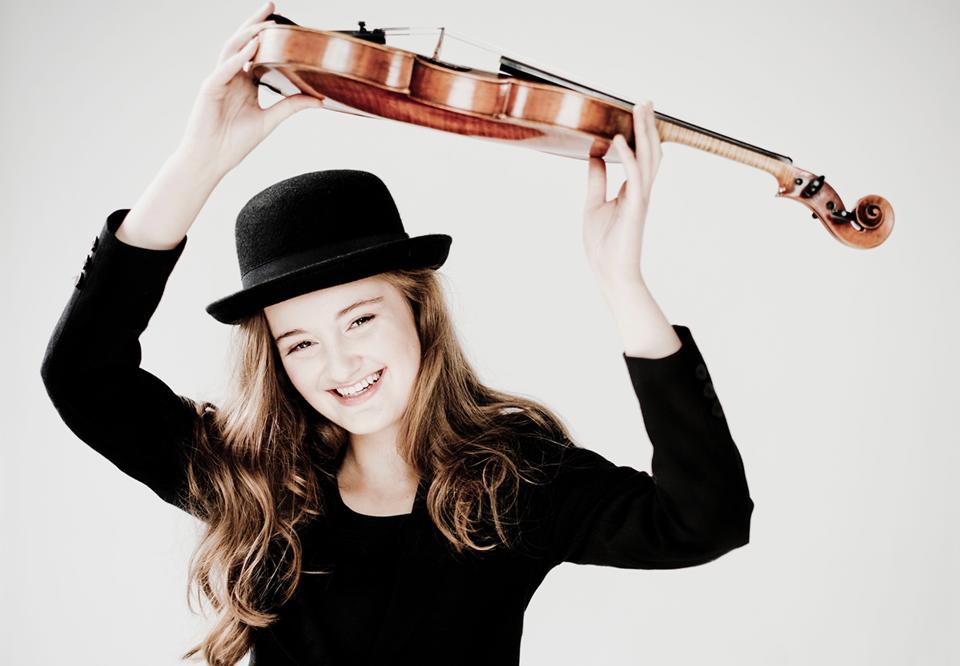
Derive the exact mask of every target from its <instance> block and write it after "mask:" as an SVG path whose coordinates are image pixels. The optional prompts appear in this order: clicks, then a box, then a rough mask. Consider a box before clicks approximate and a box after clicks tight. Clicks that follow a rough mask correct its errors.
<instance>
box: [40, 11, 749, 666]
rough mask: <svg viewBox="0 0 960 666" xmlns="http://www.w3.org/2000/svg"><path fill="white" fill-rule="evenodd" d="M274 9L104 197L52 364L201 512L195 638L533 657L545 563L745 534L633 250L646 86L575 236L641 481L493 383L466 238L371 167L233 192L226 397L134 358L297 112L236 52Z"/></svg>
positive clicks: (618, 559)
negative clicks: (463, 260) (618, 362)
mask: <svg viewBox="0 0 960 666" xmlns="http://www.w3.org/2000/svg"><path fill="white" fill-rule="evenodd" d="M272 9H273V6H272V3H268V4H267V5H266V6H264V7H263V9H262V10H261V11H260V12H258V13H257V14H256V15H254V16H252V17H250V18H249V19H248V20H247V21H246V22H245V23H244V24H243V25H242V26H241V27H240V28H239V29H238V30H237V32H236V33H235V34H234V35H233V36H232V37H231V38H230V39H229V40H228V41H227V43H226V45H225V46H224V49H223V52H222V54H221V57H220V62H219V64H218V65H217V67H216V69H215V70H214V71H213V73H212V74H211V75H210V76H208V77H207V79H206V80H205V81H204V84H203V86H202V88H201V91H200V94H199V96H198V98H197V101H196V104H195V106H194V109H193V112H192V114H191V117H190V120H189V123H188V127H187V131H186V134H185V136H184V139H183V141H182V143H181V145H180V146H179V148H178V150H177V151H176V152H175V153H174V154H173V155H172V156H171V158H170V159H169V160H168V161H167V162H166V164H165V165H164V166H163V168H162V170H161V171H160V173H159V174H158V175H157V177H156V178H155V179H154V181H153V182H152V183H151V184H150V186H149V187H148V189H147V190H146V192H145V193H144V194H143V195H142V196H141V198H140V199H139V200H138V201H137V202H136V204H135V205H134V206H133V208H132V209H120V210H117V211H114V212H113V213H111V214H110V215H109V216H108V217H107V219H106V222H105V224H104V225H103V228H102V229H101V231H100V233H99V235H98V236H97V238H96V239H95V240H94V243H93V247H92V249H91V252H90V254H89V255H88V256H87V259H86V262H85V264H84V268H83V270H82V271H81V273H80V276H79V277H78V279H77V282H76V289H75V291H74V293H73V294H72V296H71V298H70V300H69V302H68V303H67V305H66V308H65V309H64V311H63V314H62V315H61V318H60V320H59V322H58V323H57V325H56V328H55V330H54V332H53V335H52V337H51V339H50V342H49V345H48V347H47V350H46V354H45V357H44V359H43V366H42V376H43V380H44V383H45V385H46V387H47V391H48V393H49V395H50V398H51V400H52V401H53V404H54V405H55V406H56V408H57V410H58V412H59V414H60V415H61V417H62V418H63V420H64V422H65V423H66V424H67V425H68V426H69V427H70V428H71V429H72V431H73V432H74V433H75V434H76V435H77V436H78V437H79V438H80V439H81V440H83V441H84V442H86V443H87V444H88V445H90V446H91V447H92V448H94V449H95V450H97V451H98V452H100V453H101V454H103V455H104V456H106V457H107V458H108V459H109V460H111V461H112V462H113V463H115V464H116V465H117V466H118V467H119V468H120V469H121V470H122V471H123V472H125V473H126V474H129V475H130V476H132V477H134V478H136V479H138V480H140V481H142V482H143V483H144V484H146V485H147V486H148V487H150V488H151V489H152V490H153V491H154V492H155V493H156V494H157V495H158V496H159V497H161V498H162V499H163V500H165V501H167V502H169V503H171V504H173V505H175V506H178V507H180V508H182V509H184V510H185V511H188V512H189V513H190V514H191V515H193V516H195V517H197V518H198V519H199V520H201V521H203V524H204V529H205V532H204V535H203V538H202V540H201V542H200V544H199V545H198V548H197V551H196V553H195V555H194V557H193V559H192V561H191V571H190V586H189V589H192V588H193V585H194V584H196V587H197V592H198V597H200V599H201V602H202V601H203V600H204V599H206V600H207V601H209V603H210V604H211V605H212V607H213V609H214V610H215V611H216V612H217V618H218V623H217V624H216V626H215V627H214V628H213V629H212V630H211V632H210V633H209V635H207V636H206V637H205V638H204V640H203V641H202V642H201V643H200V644H199V645H196V646H194V647H193V648H192V649H191V650H190V651H189V652H187V653H186V654H185V655H183V656H184V657H185V658H186V657H190V656H193V655H197V654H200V655H202V657H203V658H204V659H205V660H206V661H207V662H208V663H210V664H214V665H217V666H219V665H226V664H235V663H237V662H238V661H239V660H241V659H242V658H243V656H244V655H246V654H247V653H248V652H249V653H250V655H251V661H250V663H251V664H255V665H256V666H264V665H267V664H269V665H274V664H360V663H371V664H372V663H384V662H385V661H389V662H391V663H417V664H440V663H444V664H447V663H458V664H474V663H475V664H498V665H505V664H517V663H518V662H519V653H520V637H521V630H522V624H523V612H524V609H525V608H526V606H527V603H528V602H529V600H530V598H531V597H532V595H533V593H534V592H535V590H536V589H537V587H538V585H539V584H540V582H541V581H542V580H543V578H544V576H545V575H546V574H547V572H548V571H549V570H550V569H551V568H552V567H554V566H556V565H557V564H559V563H561V562H575V563H582V564H586V563H589V564H599V565H606V566H614V567H622V568H650V569H655V568H660V569H663V568H679V567H689V566H694V565H698V564H702V563H705V562H709V561H711V560H714V559H716V558H717V557H719V556H721V555H723V554H724V553H726V552H728V551H730V550H732V549H734V548H737V547H739V546H742V545H744V544H746V543H747V542H748V536H749V525H750V517H751V512H752V509H753V502H752V501H751V499H750V495H749V492H748V489H747V482H746V479H745V475H744V469H743V464H742V462H741V458H740V455H739V452H738V450H737V447H736V445H735V444H734V442H733V440H732V439H731V436H730V432H729V429H728V427H727V424H726V421H725V418H724V414H723V411H722V409H721V407H720V403H719V401H718V400H717V397H716V392H715V391H714V389H713V385H712V382H711V379H710V375H709V372H708V370H707V368H706V364H705V363H704V360H703V358H702V356H701V355H700V352H699V350H698V349H697V346H696V343H695V342H694V340H693V337H692V336H691V334H690V331H689V329H688V328H686V327H684V326H680V325H673V326H671V325H670V324H668V323H667V321H666V320H665V318H664V317H663V314H662V313H661V311H660V309H659V307H658V306H657V304H656V303H655V301H654V300H653V298H652V297H651V295H650V293H649V291H648V290H647V289H646V287H645V283H644V280H643V277H642V274H641V271H640V253H641V234H642V229H643V222H644V217H645V214H646V207H647V201H648V199H649V197H650V190H651V184H652V182H653V178H654V175H655V172H656V170H657V166H658V164H659V160H660V146H659V139H658V137H657V133H656V129H655V127H654V123H653V115H652V110H651V107H650V106H649V105H640V106H638V107H637V111H636V118H635V123H636V135H637V154H636V155H634V154H633V153H632V152H631V151H630V149H629V147H628V146H627V145H626V143H625V141H624V140H623V138H622V137H618V138H617V140H616V141H615V142H614V149H615V150H616V151H617V152H618V155H619V156H620V158H621V159H622V160H623V163H624V165H625V169H626V173H627V181H626V182H625V183H624V184H623V186H622V187H621V188H620V191H619V195H618V197H617V198H616V199H614V200H612V201H605V192H606V174H605V168H604V163H603V161H602V160H600V159H592V160H590V162H589V178H588V190H587V203H586V206H585V214H584V233H583V238H584V243H585V247H586V250H587V254H588V257H589V260H590V265H591V267H592V269H593V271H594V273H595V275H596V277H597V278H598V280H599V282H600V285H601V286H602V288H603V294H604V296H605V297H606V299H607V301H608V303H609V305H610V306H611V308H612V309H613V312H614V313H615V315H616V320H617V322H618V325H619V328H620V332H621V334H622V336H623V340H624V350H625V351H624V352H623V358H624V361H625V364H626V368H627V371H628V373H629V376H630V380H631V383H632V385H633V388H634V390H635V392H636V395H637V398H638V400H639V403H640V408H641V411H642V415H643V419H644V425H645V427H646V430H647V432H648V434H649V436H650V439H651V441H652V442H653V444H654V455H653V461H652V467H653V475H652V476H651V475H649V474H647V473H646V472H643V471H638V470H635V469H633V468H630V467H626V466H617V465H615V464H613V463H612V462H610V461H608V460H606V459H605V458H603V457H602V456H600V455H599V454H597V453H595V452H593V451H591V450H589V449H585V448H582V447H580V446H578V445H576V444H575V443H574V442H572V441H571V440H570V437H569V436H568V432H567V430H566V429H565V428H564V426H563V424H562V423H561V421H560V419H559V418H558V417H557V416H556V415H554V414H552V413H551V412H550V411H549V410H548V409H546V408H545V407H544V406H542V405H540V404H538V403H536V402H535V401H532V400H528V399H524V398H521V397H517V396H513V395H510V394H508V393H504V392H500V391H497V390H494V389H492V388H490V387H487V386H485V385H484V384H482V383H481V382H480V381H479V379H478V378H477V375H476V373H475V372H474V371H473V369H472V368H471V367H470V365H469V363H468V362H467V360H466V358H465V356H464V353H463V351H462V350H461V348H460V345H459V343H458V342H457V340H456V337H455V335H454V332H453V331H454V329H453V326H452V324H451V322H450V319H449V315H448V311H447V309H446V305H445V302H444V297H443V290H442V288H441V285H440V283H439V281H438V274H437V273H436V269H437V268H439V266H441V265H442V264H443V262H444V261H445V259H446V257H447V250H448V248H449V245H450V241H451V239H450V237H449V236H446V235H443V234H432V235H425V236H418V237H413V238H411V237H409V236H408V235H407V234H406V233H405V232H404V230H403V225H402V222H401V220H400V216H399V213H398V211H397V210H396V207H395V205H394V203H393V200H392V198H391V196H390V194H389V191H388V190H387V188H386V186H385V185H384V184H383V183H382V182H381V181H380V179H379V178H377V177H376V176H374V175H373V174H369V173H366V172H362V171H350V170H331V171H320V172H314V173H308V174H302V175H299V176H295V177H292V178H288V179H286V180H284V181H281V182H279V183H276V184H274V185H271V186H270V187H268V188H266V189H265V190H263V191H262V192H260V193H258V194H257V195H256V196H254V197H253V198H252V199H250V201H249V202H248V203H247V204H246V205H245V206H244V207H243V209H242V210H241V211H240V214H239V215H238V218H237V228H236V234H237V235H236V239H237V253H238V260H239V264H240V269H241V274H242V276H243V277H242V286H243V289H242V290H240V291H239V292H237V293H235V294H232V295H230V296H227V297H225V298H222V299H220V300H218V301H216V302H214V303H211V304H210V305H209V306H208V307H207V311H208V313H209V314H211V315H212V316H214V317H215V318H216V319H217V320H218V321H221V322H223V323H226V324H230V325H235V326H236V328H235V329H234V330H235V331H236V332H237V352H238V354H237V361H236V374H235V376H234V377H233V378H232V382H231V383H230V392H229V395H228V396H227V398H226V399H225V400H224V401H223V402H222V404H220V405H219V406H217V405H212V404H210V403H209V402H196V401H194V400H191V399H190V398H188V397H185V396H180V395H177V394H176V393H174V392H173V391H172V390H171V389H170V388H169V387H168V386H167V385H166V384H165V383H163V381H161V380H160V379H158V378H157V377H155V376H154V375H152V374H150V373H149V372H147V371H145V370H143V369H142V368H140V367H139V365H140V352H141V348H140V345H139V336H140V335H141V334H142V333H143V331H144V330H145V329H146V326H147V323H148V321H149V319H150V317H151V316H152V314H153V313H154V311H155V309H156V307H157V305H158V303H159V300H160V298H161V296H162V293H163V290H164V287H165V284H166V280H167V278H168V276H169V275H170V272H171V271H172V270H173V267H174V265H175V264H176V262H177V260H178V258H179V256H180V254H181V253H182V252H183V249H184V246H185V244H186V241H187V238H186V233H187V230H188V229H189V227H190V225H191V224H192V223H193V220H194V219H195V218H196V216H197V214H198V212H199V210H200V208H201V207H202V206H203V204H204V202H205V201H206V199H207V197H208V196H209V195H210V193H211V191H212V190H213V188H214V187H215V186H216V184H217V183H218V182H219V181H220V179H221V178H222V177H223V176H224V175H225V174H226V173H227V172H228V171H229V170H230V169H232V168H233V167H234V166H235V165H236V164H238V163H239V162H240V161H241V160H242V159H243V157H244V156H245V155H246V154H247V153H249V151H250V150H251V149H252V148H253V147H254V146H256V145H257V144H258V143H259V142H260V141H261V140H262V139H263V138H264V137H265V136H267V135H268V134H269V133H270V132H271V131H272V130H273V129H274V128H275V127H276V126H277V125H278V124H279V123H280V122H282V120H283V119H285V118H287V117H289V116H290V115H291V114H293V113H295V112H296V111H298V110H300V109H304V108H307V107H310V106H320V104H319V103H318V102H317V101H316V100H313V99H311V98H310V97H307V96H303V95H301V96H294V97H289V98H286V99H284V100H282V101H281V102H280V103H278V104H276V105H275V106H273V107H271V108H269V109H261V108H260V107H259V105H258V103H257V96H256V85H255V84H254V83H253V81H252V80H251V78H250V76H249V74H248V73H247V72H245V68H244V64H245V63H246V62H247V61H249V60H250V59H251V58H252V56H253V54H254V52H255V50H256V33H258V32H259V31H260V30H261V29H262V28H263V27H264V26H265V25H269V24H270V22H269V21H264V20H263V19H264V18H265V17H266V16H268V15H269V14H270V12H271V11H272ZM585 398H589V396H585ZM637 437H638V438H639V436H637ZM200 593H202V597H201V596H200Z"/></svg>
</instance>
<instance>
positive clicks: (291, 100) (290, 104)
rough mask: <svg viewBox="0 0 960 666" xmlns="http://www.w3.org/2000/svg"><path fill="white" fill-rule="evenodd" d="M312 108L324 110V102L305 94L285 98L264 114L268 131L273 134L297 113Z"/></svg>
mask: <svg viewBox="0 0 960 666" xmlns="http://www.w3.org/2000/svg"><path fill="white" fill-rule="evenodd" d="M310 108H316V109H321V108H323V100H319V99H317V98H316V97H313V96H312V95H307V94H305V93H301V94H299V95H290V96H289V97H284V98H283V99H282V100H280V101H279V102H277V103H276V104H274V105H273V106H271V107H270V108H268V109H265V110H264V113H265V114H266V124H267V129H268V131H270V132H272V131H273V129H274V128H275V127H276V126H277V125H279V124H280V123H282V122H283V121H284V120H286V119H287V118H289V117H290V116H292V115H293V114H295V113H296V112H297V111H302V110H303V109H310Z"/></svg>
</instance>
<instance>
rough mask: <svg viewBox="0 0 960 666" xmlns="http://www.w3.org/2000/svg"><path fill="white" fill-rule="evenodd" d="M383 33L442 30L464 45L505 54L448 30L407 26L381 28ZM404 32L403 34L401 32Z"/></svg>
mask: <svg viewBox="0 0 960 666" xmlns="http://www.w3.org/2000/svg"><path fill="white" fill-rule="evenodd" d="M382 30H383V31H384V32H388V33H391V34H394V35H435V34H437V32H439V31H440V30H443V33H444V35H448V36H450V37H453V38H454V39H456V40H458V41H461V42H464V43H465V44H470V45H471V46H476V47H477V48H479V49H483V50H484V51H489V52H490V53H496V54H503V53H505V51H504V49H502V48H500V47H499V46H496V45H494V44H490V43H488V42H481V41H480V40H476V41H474V40H470V39H467V38H466V37H464V36H463V35H461V34H459V33H456V32H453V31H451V30H450V29H448V28H432V27H429V26H409V27H403V28H382ZM414 30H419V31H420V32H414ZM401 31H404V32H401Z"/></svg>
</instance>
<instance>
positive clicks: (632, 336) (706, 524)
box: [535, 103, 753, 569]
mask: <svg viewBox="0 0 960 666" xmlns="http://www.w3.org/2000/svg"><path fill="white" fill-rule="evenodd" d="M634 126H635V131H634V136H635V144H636V154H634V153H633V152H632V151H631V150H630V148H629V146H628V144H627V142H626V141H625V139H624V137H623V136H622V135H618V136H617V137H616V139H615V140H614V142H613V146H614V148H615V150H616V151H617V152H618V153H619V156H620V159H621V162H622V163H623V167H624V170H625V172H626V176H627V180H626V181H625V182H624V183H623V185H622V186H621V187H620V190H619V193H618V196H617V197H616V198H615V199H613V200H611V201H607V200H606V189H607V187H606V186H607V181H606V168H605V165H604V161H603V160H602V159H600V158H591V159H590V160H589V171H588V182H587V186H588V187H587V199H586V204H585V206H584V227H583V239H584V247H585V249H586V253H587V259H588V261H589V264H590V268H591V270H592V271H593V273H594V275H595V276H596V277H597V279H598V280H599V283H600V286H601V289H602V291H603V295H604V297H605V299H606V301H607V303H608V305H610V307H611V309H612V311H613V315H614V318H615V319H616V322H617V327H618V330H619V331H620V334H621V336H622V338H623V348H624V350H625V352H624V354H623V358H624V362H625V363H626V365H627V371H628V373H629V375H630V380H631V383H632V385H633V389H634V392H635V393H636V396H637V399H638V400H639V402H640V409H641V412H642V414H643V421H644V425H645V427H646V430H647V434H648V435H649V436H650V441H651V442H652V443H653V450H654V453H653V461H652V472H653V473H652V476H651V475H650V474H647V473H646V472H643V471H639V470H636V469H633V468H631V467H627V466H617V465H614V464H613V463H611V462H610V461H609V460H607V459H605V458H604V457H603V456H601V455H600V454H598V453H596V452H594V451H591V450H589V449H585V448H581V447H569V448H563V447H557V446H553V447H546V448H544V449H543V450H542V451H541V452H540V454H539V455H540V456H541V458H542V461H543V462H544V466H545V468H546V469H547V471H548V476H550V477H552V482H551V483H549V484H548V486H547V488H548V492H547V493H546V502H547V504H546V509H545V514H544V515H545V516H546V521H545V524H546V526H547V535H548V536H547V538H546V540H545V541H546V544H547V560H548V561H549V562H550V563H552V564H555V563H559V562H563V561H568V562H576V563H580V564H602V565H608V566H615V567H628V568H661V569H665V568H677V567H685V566H692V565H695V564H702V563H704V562H708V561H710V560H713V559H715V558H717V557H719V556H720V555H722V554H723V553H725V552H728V551H729V550H731V549H733V548H736V547H738V546H741V545H743V544H745V543H747V541H748V539H749V531H750V518H751V515H752V512H753V501H752V500H751V498H750V494H749V492H748V489H747V482H746V477H745V474H744V469H743V463H742V461H741V458H740V453H739V451H738V450H737V447H736V445H735V444H734V442H733V439H732V438H731V435H730V431H729V429H728V427H727V422H726V419H725V416H724V413H723V409H722V407H721V406H720V401H719V399H718V398H717V395H716V390H715V388H714V386H713V382H712V380H711V378H710V374H709V371H708V370H707V366H706V363H705V362H704V360H703V357H702V356H701V354H700V350H699V349H698V348H697V345H696V343H695V342H694V340H693V336H691V335H690V331H689V329H688V328H686V327H685V326H678V325H673V326H671V325H670V324H669V322H668V321H667V319H666V317H665V316H664V315H663V312H662V311H661V310H660V308H659V306H658V305H657V303H656V302H655V301H654V299H653V297H652V295H651V294H650V292H649V290H648V289H647V287H646V282H645V280H644V279H643V277H642V271H641V268H640V258H641V253H642V252H641V249H642V237H643V228H644V223H645V218H646V213H647V208H648V204H649V199H650V194H651V191H652V185H653V180H654V176H655V174H656V171H657V169H658V167H659V164H660V156H661V150H660V141H659V136H658V135H657V129H656V126H655V123H654V116H653V106H652V104H649V103H646V104H639V105H637V106H636V107H635V108H634ZM587 397H589V396H587ZM535 453H536V452H535Z"/></svg>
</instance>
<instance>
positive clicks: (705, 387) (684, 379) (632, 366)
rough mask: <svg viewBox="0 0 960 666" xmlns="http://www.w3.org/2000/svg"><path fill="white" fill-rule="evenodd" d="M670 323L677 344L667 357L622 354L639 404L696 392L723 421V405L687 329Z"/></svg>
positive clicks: (683, 396) (652, 402)
mask: <svg viewBox="0 0 960 666" xmlns="http://www.w3.org/2000/svg"><path fill="white" fill-rule="evenodd" d="M672 326H673V330H674V331H675V332H676V334H677V337H679V338H680V342H681V345H680V349H678V350H677V351H675V352H674V353H672V354H670V355H669V356H664V357H663V358H644V357H640V356H628V355H627V354H626V353H623V354H622V355H623V359H624V362H625V363H626V365H627V372H628V373H629V374H630V381H631V382H632V383H633V387H634V390H635V391H636V393H637V397H638V398H639V400H640V403H641V405H643V404H659V403H660V402H661V401H663V400H664V399H669V398H670V397H675V398H676V399H678V400H681V401H687V400H689V398H688V397H687V396H690V395H699V396H700V399H701V400H703V401H704V402H706V403H707V404H706V405H705V407H706V408H708V409H709V410H710V413H711V414H712V415H713V416H714V417H716V418H718V419H720V420H723V419H724V415H723V408H722V407H721V406H720V401H719V400H718V399H717V395H716V391H715V390H714V388H713V380H712V378H711V377H710V371H709V370H708V368H707V364H706V362H705V361H704V360H703V356H702V355H701V353H700V349H699V348H698V347H697V343H696V341H695V340H694V339H693V335H692V334H691V333H690V329H689V328H688V327H686V326H683V325H681V324H672ZM665 393H667V394H673V395H672V396H671V395H664V394H665Z"/></svg>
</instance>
